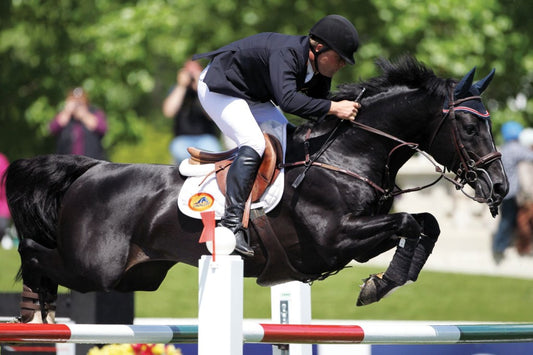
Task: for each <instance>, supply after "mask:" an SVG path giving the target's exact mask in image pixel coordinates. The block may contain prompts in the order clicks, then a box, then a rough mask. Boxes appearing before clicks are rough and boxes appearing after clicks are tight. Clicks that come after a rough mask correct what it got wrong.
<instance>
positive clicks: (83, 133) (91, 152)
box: [49, 87, 107, 159]
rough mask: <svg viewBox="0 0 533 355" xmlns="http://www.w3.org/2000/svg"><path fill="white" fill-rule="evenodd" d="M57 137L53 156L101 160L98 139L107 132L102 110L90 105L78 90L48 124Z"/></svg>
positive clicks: (100, 146) (86, 97) (83, 92)
mask: <svg viewBox="0 0 533 355" xmlns="http://www.w3.org/2000/svg"><path fill="white" fill-rule="evenodd" d="M49 128H50V133H51V134H52V135H53V136H55V137H56V138H57V148H56V153H58V154H77V155H85V156H88V157H91V158H96V159H105V158H106V157H105V151H104V148H103V146H102V138H103V137H104V135H105V134H106V132H107V121H106V115H105V113H104V111H102V110H101V109H99V108H97V107H94V106H91V105H90V104H89V98H88V96H87V94H86V92H85V91H84V90H83V89H82V88H80V87H78V88H75V89H73V90H70V91H69V92H68V94H67V98H66V102H65V107H64V108H63V110H61V111H60V112H59V113H58V114H57V115H56V116H55V117H54V119H53V120H52V121H51V122H50V125H49Z"/></svg>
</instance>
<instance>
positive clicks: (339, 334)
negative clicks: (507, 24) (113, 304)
mask: <svg viewBox="0 0 533 355" xmlns="http://www.w3.org/2000/svg"><path fill="white" fill-rule="evenodd" d="M197 341H198V326H197V325H117V324H104V325H102V324H68V325H67V324H13V323H2V324H0V343H24V342H31V343H85V344H114V343H126V344H137V343H158V344H176V343H196V342H197ZM243 341H244V342H246V343H270V344H280V343H281V344H311V343H312V344H460V343H517V342H533V323H502V324H463V325H451V324H450V325H446V324H440V325H427V324H418V323H416V324H413V323H401V322H392V323H391V322H383V323H379V322H372V324H363V325H318V324H302V325H298V324H265V323H257V322H251V321H245V322H244V323H243Z"/></svg>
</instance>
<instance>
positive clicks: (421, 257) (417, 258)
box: [408, 235, 438, 282]
mask: <svg viewBox="0 0 533 355" xmlns="http://www.w3.org/2000/svg"><path fill="white" fill-rule="evenodd" d="M437 239H438V237H430V236H427V235H422V236H421V237H420V239H419V241H418V244H417V246H416V249H415V253H414V255H413V261H412V262H411V267H410V268H409V278H408V279H409V280H410V281H413V282H414V281H416V280H417V279H418V275H419V274H420V271H422V268H423V267H424V265H425V264H426V261H427V260H428V258H429V256H430V255H431V253H432V252H433V248H434V247H435V243H436V242H437Z"/></svg>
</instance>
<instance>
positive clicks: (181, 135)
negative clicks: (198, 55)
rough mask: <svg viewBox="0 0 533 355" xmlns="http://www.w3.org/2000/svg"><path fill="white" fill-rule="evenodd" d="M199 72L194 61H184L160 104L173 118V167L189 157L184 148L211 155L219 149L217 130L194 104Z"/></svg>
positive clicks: (165, 113)
mask: <svg viewBox="0 0 533 355" xmlns="http://www.w3.org/2000/svg"><path fill="white" fill-rule="evenodd" d="M202 70H203V68H202V66H201V65H200V64H198V63H197V62H193V61H191V60H189V61H187V62H185V65H184V66H183V68H181V69H180V70H179V71H178V74H177V76H176V85H174V86H173V87H172V88H171V89H170V93H169V94H168V96H167V97H166V98H165V101H164V102H163V114H164V115H165V117H167V118H172V119H173V131H174V139H172V141H171V142H170V146H169V150H170V154H171V155H172V158H173V159H174V162H175V163H176V164H179V163H180V162H181V161H182V160H184V159H187V158H189V156H190V155H189V153H188V152H187V147H191V146H192V147H196V148H199V149H202V150H208V151H211V152H219V151H221V150H222V146H221V144H220V141H219V138H218V134H219V131H218V129H217V127H216V125H215V123H214V122H213V121H212V120H211V118H209V116H208V115H207V114H206V113H205V111H204V109H203V108H202V105H201V104H200V102H199V101H198V93H197V89H198V78H199V76H200V73H201V72H202Z"/></svg>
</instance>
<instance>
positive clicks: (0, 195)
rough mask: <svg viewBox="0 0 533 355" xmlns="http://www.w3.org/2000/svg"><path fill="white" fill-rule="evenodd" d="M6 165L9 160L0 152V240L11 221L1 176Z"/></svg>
mask: <svg viewBox="0 0 533 355" xmlns="http://www.w3.org/2000/svg"><path fill="white" fill-rule="evenodd" d="M8 166H9V160H8V159H7V157H6V156H5V155H4V154H2V153H0V240H2V238H3V237H4V235H5V234H6V230H7V228H8V227H9V224H10V221H11V214H10V213H9V208H8V206H7V199H6V186H5V182H4V179H3V178H2V177H3V176H4V173H5V171H6V170H7V167H8Z"/></svg>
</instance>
